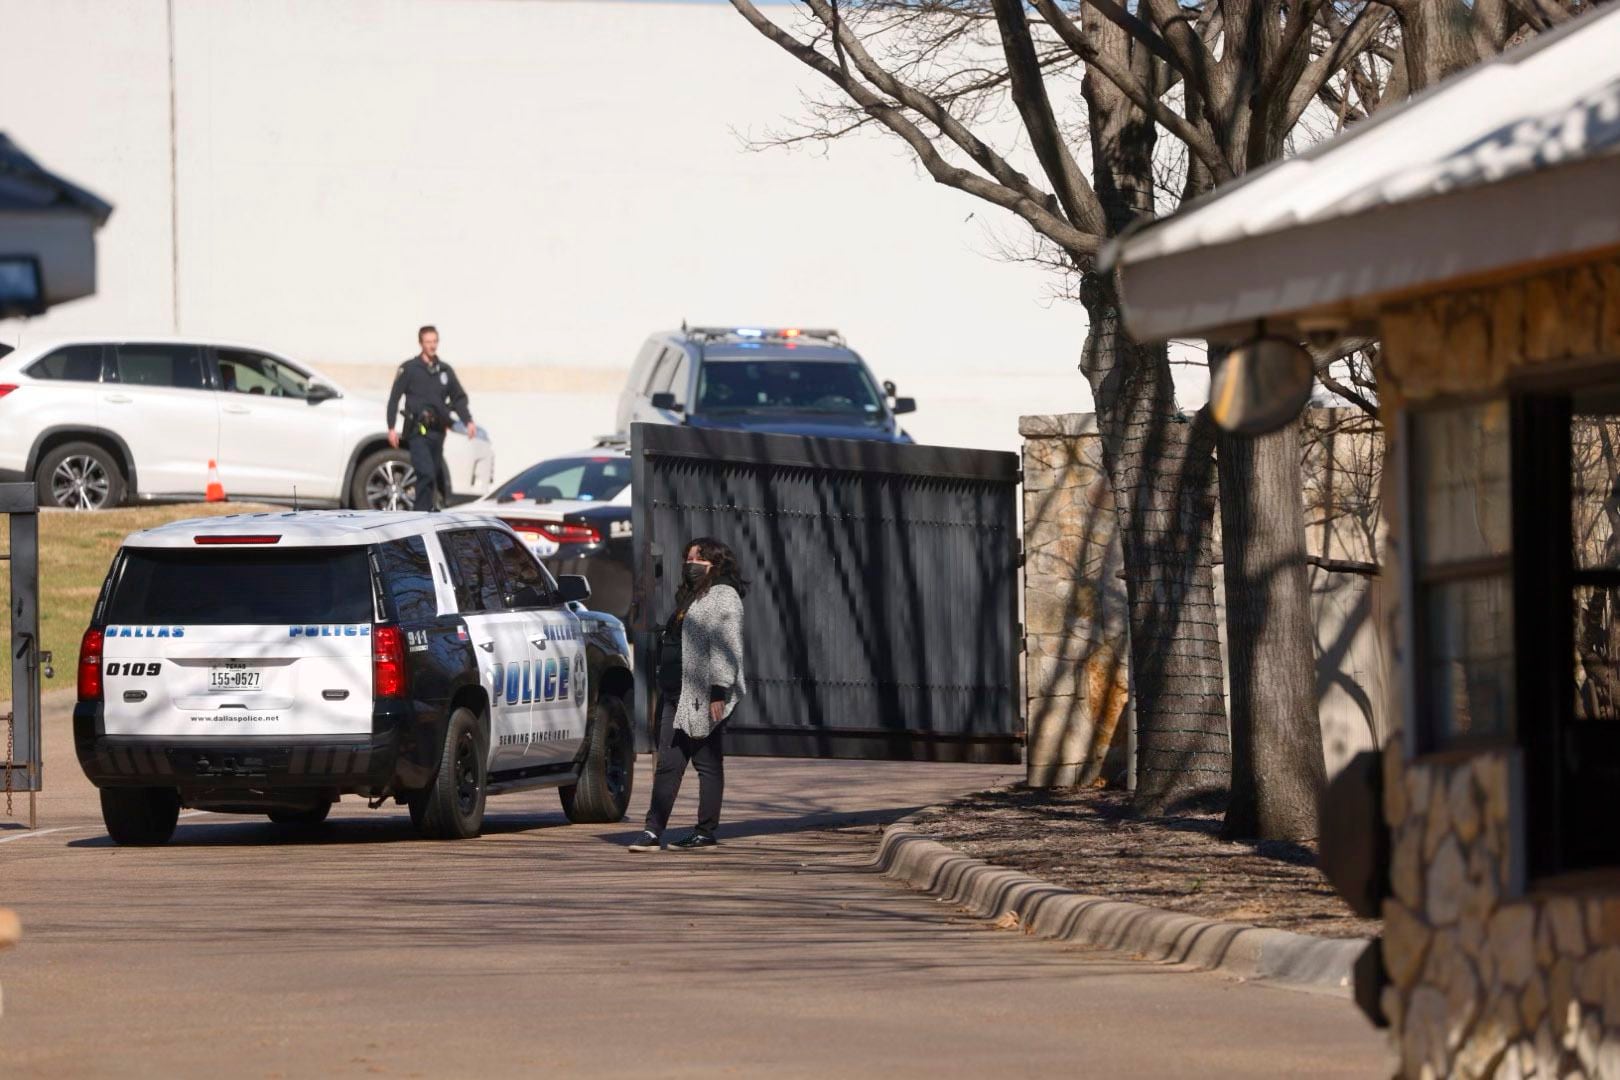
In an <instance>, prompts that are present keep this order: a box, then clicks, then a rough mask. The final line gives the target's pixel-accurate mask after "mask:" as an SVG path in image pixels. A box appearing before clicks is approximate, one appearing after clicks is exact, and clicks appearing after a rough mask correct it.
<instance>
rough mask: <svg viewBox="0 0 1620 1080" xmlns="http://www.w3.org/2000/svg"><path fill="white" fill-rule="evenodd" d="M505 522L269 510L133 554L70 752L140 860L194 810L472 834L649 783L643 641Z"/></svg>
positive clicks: (579, 813) (611, 802)
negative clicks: (487, 819) (495, 811)
mask: <svg viewBox="0 0 1620 1080" xmlns="http://www.w3.org/2000/svg"><path fill="white" fill-rule="evenodd" d="M589 595H590V586H589V585H588V584H587V583H586V581H585V580H584V579H583V578H581V577H577V576H568V575H565V576H562V577H560V578H553V577H552V575H551V574H550V573H549V572H548V571H547V570H546V569H545V567H544V566H542V565H541V564H540V562H539V561H537V560H536V559H535V558H534V557H533V555H532V554H531V553H530V552H529V550H528V548H527V547H526V546H525V545H524V544H523V542H522V541H521V540H520V539H519V538H518V537H517V535H516V534H515V533H514V532H513V531H512V529H511V528H510V527H509V526H507V525H506V524H504V523H502V522H500V521H498V520H495V519H492V518H490V517H487V516H484V515H479V514H470V513H464V512H463V513H447V514H416V513H397V512H379V511H315V512H303V513H265V514H247V515H234V516H229V517H217V518H207V519H200V520H193V521H180V522H174V523H172V524H169V525H163V526H160V527H158V528H155V529H149V530H147V531H145V532H140V533H136V534H134V535H132V536H130V537H129V538H128V539H127V540H126V541H125V542H124V545H123V547H122V548H121V549H120V550H119V552H118V554H117V556H116V557H115V558H114V559H113V564H112V568H111V570H110V571H109V572H108V575H107V579H106V582H105V583H104V584H103V586H102V589H101V595H100V597H99V599H98V600H97V602H96V606H95V609H94V613H93V615H92V621H91V625H90V628H89V629H88V630H86V631H85V634H84V639H83V643H82V646H81V650H80V655H79V666H78V696H79V700H78V704H77V706H76V707H75V708H74V713H73V734H74V742H75V745H76V749H77V751H78V757H79V762H80V764H81V765H82V766H83V768H84V771H85V774H86V775H87V776H88V777H89V778H90V780H91V782H92V783H94V784H95V785H96V786H97V787H98V788H100V789H101V808H102V817H103V819H104V820H105V822H106V825H107V831H108V833H109V834H110V835H111V836H112V838H113V839H114V840H116V841H118V842H119V843H123V844H161V843H163V842H165V841H167V840H168V839H169V837H170V836H171V835H172V834H173V832H174V829H175V823H176V820H177V818H178V816H179V812H180V809H181V807H195V808H198V809H203V810H211V811H216V812H223V813H240V814H266V815H268V816H269V818H270V820H271V821H273V822H277V823H280V824H282V825H284V826H312V825H315V824H318V823H320V822H321V821H323V820H324V819H325V818H326V816H327V813H328V812H329V811H330V809H331V807H332V804H333V803H335V802H336V801H338V799H339V798H341V797H342V796H344V795H358V796H361V797H364V798H366V799H367V800H369V802H370V804H371V806H373V807H377V806H380V805H382V804H383V803H384V802H386V801H388V800H392V801H394V802H396V803H404V804H405V805H406V806H408V807H409V809H410V814H411V820H412V822H413V823H415V825H416V827H417V829H418V830H419V831H420V832H421V833H422V834H423V835H425V836H429V837H435V838H444V839H451V838H462V837H471V836H476V835H477V834H478V832H479V830H480V828H481V826H482V824H483V819H484V804H485V798H486V796H488V795H495V794H501V793H505V792H511V791H520V790H526V789H529V788H536V787H548V786H549V787H556V788H558V789H559V791H560V793H561V797H562V805H563V810H564V811H565V812H566V814H567V816H568V818H569V820H571V821H576V822H612V821H618V820H619V819H620V818H621V817H623V815H624V811H625V807H626V805H627V804H628V803H629V800H630V791H631V785H632V782H633V779H634V767H635V756H634V740H633V738H632V735H631V729H630V720H629V709H628V702H629V700H630V693H631V689H632V687H633V685H634V679H633V676H632V674H631V666H630V661H629V648H628V646H627V644H626V641H625V633H624V626H623V624H622V623H620V622H619V620H618V619H616V618H614V617H613V616H611V615H607V614H603V613H600V612H593V611H589V610H587V609H586V608H585V607H584V605H583V603H581V601H583V600H585V599H586V598H588V597H589Z"/></svg>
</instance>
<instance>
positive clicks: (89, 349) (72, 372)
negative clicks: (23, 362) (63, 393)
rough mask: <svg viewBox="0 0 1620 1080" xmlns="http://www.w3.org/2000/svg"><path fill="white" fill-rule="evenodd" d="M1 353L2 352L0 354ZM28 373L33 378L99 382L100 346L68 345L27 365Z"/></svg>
mask: <svg viewBox="0 0 1620 1080" xmlns="http://www.w3.org/2000/svg"><path fill="white" fill-rule="evenodd" d="M0 355H3V354H0ZM28 374H29V376H30V377H32V378H35V379H60V380H62V381H63V382H100V381H101V346H100V345H68V346H66V347H65V348H61V349H57V350H56V351H55V352H53V353H50V354H49V355H47V356H43V357H41V358H40V359H38V360H35V361H34V362H33V363H32V364H30V365H28Z"/></svg>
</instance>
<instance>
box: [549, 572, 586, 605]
mask: <svg viewBox="0 0 1620 1080" xmlns="http://www.w3.org/2000/svg"><path fill="white" fill-rule="evenodd" d="M557 597H558V599H560V600H561V601H562V602H563V603H565V604H567V603H572V602H573V601H575V600H578V601H581V602H584V601H586V600H589V599H590V598H591V583H590V582H589V581H586V580H585V578H584V577H583V576H582V575H580V574H558V575H557Z"/></svg>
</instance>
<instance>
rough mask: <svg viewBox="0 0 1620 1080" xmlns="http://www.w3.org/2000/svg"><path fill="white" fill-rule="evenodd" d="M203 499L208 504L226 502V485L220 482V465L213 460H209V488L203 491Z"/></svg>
mask: <svg viewBox="0 0 1620 1080" xmlns="http://www.w3.org/2000/svg"><path fill="white" fill-rule="evenodd" d="M203 498H204V499H206V500H207V501H208V502H224V501H225V485H224V484H222V483H220V482H219V465H218V463H217V462H215V461H214V459H213V458H209V459H208V487H207V488H206V489H204V491H203Z"/></svg>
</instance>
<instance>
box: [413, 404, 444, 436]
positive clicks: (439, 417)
mask: <svg viewBox="0 0 1620 1080" xmlns="http://www.w3.org/2000/svg"><path fill="white" fill-rule="evenodd" d="M449 426H450V425H449V424H447V423H445V422H444V415H443V414H442V413H440V412H439V410H437V409H435V408H433V407H432V406H429V407H427V408H425V409H423V410H422V411H421V412H419V413H417V414H416V419H415V420H414V421H412V423H411V430H412V431H414V432H415V433H416V434H418V435H428V434H431V433H433V432H438V431H443V430H445V429H446V428H448V427H449Z"/></svg>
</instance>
